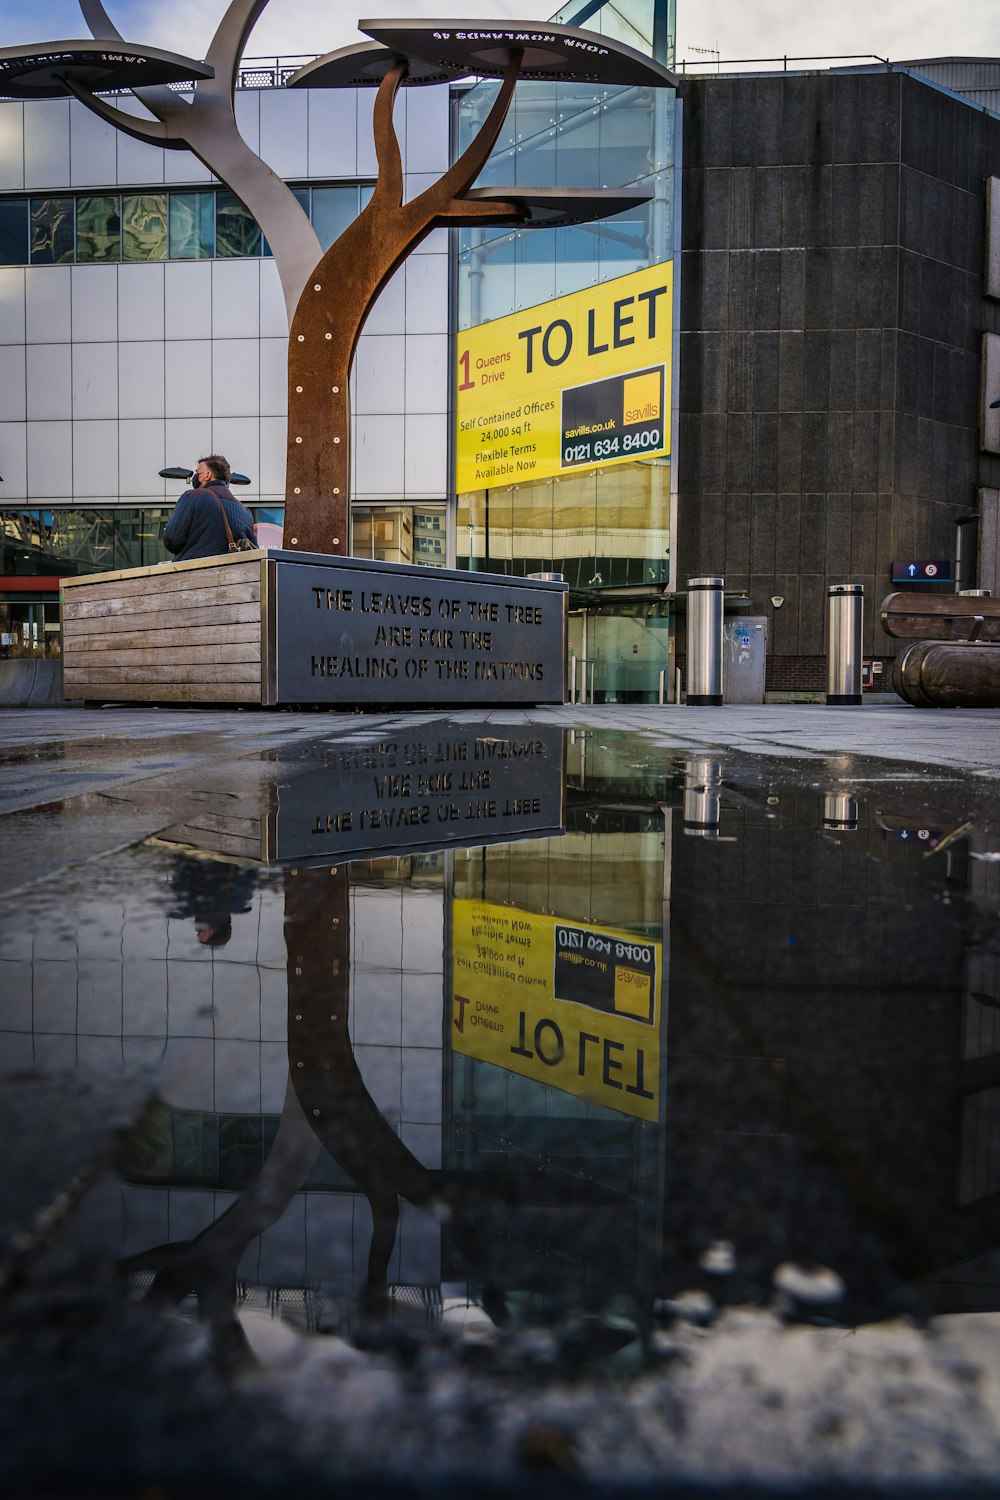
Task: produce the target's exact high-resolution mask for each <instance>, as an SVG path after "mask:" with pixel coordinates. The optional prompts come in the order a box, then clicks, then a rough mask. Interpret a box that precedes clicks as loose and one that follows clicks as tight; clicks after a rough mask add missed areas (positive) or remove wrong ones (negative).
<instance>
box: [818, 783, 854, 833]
mask: <svg viewBox="0 0 1000 1500" xmlns="http://www.w3.org/2000/svg"><path fill="white" fill-rule="evenodd" d="M823 827H824V828H825V829H830V830H836V831H837V832H839V833H857V831H858V801H857V798H856V797H852V796H851V794H850V792H824V793H823Z"/></svg>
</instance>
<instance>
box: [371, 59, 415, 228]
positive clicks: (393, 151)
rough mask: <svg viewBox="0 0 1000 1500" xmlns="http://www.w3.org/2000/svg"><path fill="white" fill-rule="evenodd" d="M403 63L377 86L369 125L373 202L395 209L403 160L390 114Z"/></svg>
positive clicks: (403, 72)
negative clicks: (372, 141) (372, 140)
mask: <svg viewBox="0 0 1000 1500" xmlns="http://www.w3.org/2000/svg"><path fill="white" fill-rule="evenodd" d="M406 73H407V68H406V63H405V62H399V63H396V65H395V67H393V68H390V69H389V71H388V73H387V74H386V75H385V77H384V78H383V79H382V82H381V83H380V84H379V86H378V93H377V94H376V95H375V107H374V109H373V111H372V125H373V128H374V132H375V157H376V160H377V161H378V177H377V179H376V181H375V191H374V193H373V194H372V202H373V203H374V202H375V200H376V199H377V200H378V204H379V206H380V207H386V208H388V207H390V206H391V207H393V208H398V207H399V205H400V204H401V203H402V201H403V157H402V153H401V152H400V149H399V137H398V136H397V134H396V127H395V125H394V124H393V119H392V113H393V108H394V106H395V103H396V95H397V94H398V93H399V90H400V86H401V84H402V82H403V79H404V78H405V77H406Z"/></svg>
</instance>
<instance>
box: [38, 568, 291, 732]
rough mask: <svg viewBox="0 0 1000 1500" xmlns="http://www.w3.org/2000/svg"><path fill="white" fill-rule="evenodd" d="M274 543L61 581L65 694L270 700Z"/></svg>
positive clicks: (159, 700) (125, 698)
mask: <svg viewBox="0 0 1000 1500" xmlns="http://www.w3.org/2000/svg"><path fill="white" fill-rule="evenodd" d="M266 567H267V553H266V552H244V553H239V554H237V555H235V556H232V557H230V556H226V557H217V558H216V557H211V558H203V559H200V560H199V561H197V562H190V563H163V564H161V565H160V566H158V567H153V568H129V569H127V570H125V571H123V572H118V573H100V574H93V575H90V576H87V577H84V578H66V579H64V580H63V583H62V590H61V592H62V635H63V697H64V698H67V699H78V698H83V699H108V700H113V701H123V702H136V703H150V702H152V703H171V702H174V703H205V702H208V703H262V702H264V701H265V699H264V696H263V693H264V688H265V686H266V670H267V660H266V657H267V651H266V648H267V638H266V632H265V631H264V629H263V628H262V618H263V617H262V600H263V599H264V598H265V596H266V579H265V573H266Z"/></svg>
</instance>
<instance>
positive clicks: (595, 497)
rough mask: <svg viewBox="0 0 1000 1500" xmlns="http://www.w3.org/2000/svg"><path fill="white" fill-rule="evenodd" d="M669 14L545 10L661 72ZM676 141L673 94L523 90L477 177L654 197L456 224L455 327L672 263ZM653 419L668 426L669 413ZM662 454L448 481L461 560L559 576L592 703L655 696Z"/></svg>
mask: <svg viewBox="0 0 1000 1500" xmlns="http://www.w3.org/2000/svg"><path fill="white" fill-rule="evenodd" d="M675 13H676V12H675V5H674V3H673V0H671V3H669V4H660V3H656V0H637V3H635V4H631V5H629V4H625V5H601V6H593V5H583V6H580V5H573V6H567V7H565V8H564V9H563V10H561V11H560V12H558V13H557V15H556V16H555V17H553V19H554V20H556V21H560V22H564V23H570V24H575V25H583V26H586V27H588V29H592V30H596V31H601V32H604V33H607V34H608V35H611V36H614V37H615V38H616V39H617V40H621V41H624V42H626V43H628V44H629V45H630V46H633V47H635V48H637V49H641V50H643V51H647V52H649V53H652V54H653V55H656V56H657V60H658V61H661V62H663V63H664V64H666V65H667V66H669V65H670V64H671V63H672V62H673V37H674V18H675ZM497 88H498V84H497V83H496V82H494V81H492V80H484V81H482V82H480V83H479V84H478V85H476V87H474V88H472V89H470V90H469V92H468V93H466V94H465V95H464V96H463V97H462V98H461V99H460V100H459V101H458V102H457V104H456V122H455V132H456V148H455V149H456V151H460V150H461V149H463V147H464V146H465V144H466V143H467V141H468V140H469V139H471V137H472V136H473V135H474V134H475V132H476V130H477V129H478V127H479V124H480V122H481V121H482V119H483V118H484V116H485V115H486V113H487V112H488V110H489V108H490V105H491V104H492V102H493V99H494V98H495V96H496V92H497ZM678 138H679V133H678V130H677V104H676V99H675V95H674V92H673V90H671V89H651V88H635V87H632V88H624V87H604V86H600V87H594V86H593V85H587V84H581V83H565V84H546V83H525V84H521V85H519V86H518V89H517V92H516V95H515V99H514V104H513V106H512V108H511V111H510V113H509V115H508V118H507V121H506V123H505V126H504V130H503V133H502V135H501V138H500V139H499V141H498V142H497V145H496V147H495V149H494V151H493V154H492V156H491V158H490V161H489V163H488V164H487V167H486V169H485V171H484V172H483V174H482V176H481V178H480V181H479V185H480V186H484V187H485V186H491V187H492V186H499V185H503V184H515V185H517V186H519V187H525V186H542V185H545V186H553V185H554V186H556V187H562V188H567V189H578V188H607V187H623V188H635V189H645V190H646V191H647V192H649V193H650V194H651V197H650V199H649V201H648V202H647V203H645V204H643V205H642V206H641V207H639V208H636V209H634V210H630V211H628V212H625V213H621V214H618V215H616V216H615V217H613V218H609V219H606V220H602V221H600V222H597V223H593V224H584V225H578V226H573V227H567V228H558V229H534V228H532V229H510V228H506V229H505V228H498V229H478V228H476V229H464V230H461V231H459V234H458V236H457V245H456V250H455V256H456V266H457V275H456V299H455V300H456V327H457V330H458V332H459V334H461V332H463V331H465V330H470V329H477V328H480V327H481V326H482V325H485V324H489V323H490V322H492V321H493V320H496V319H500V318H504V317H507V316H508V315H510V314H513V313H518V312H520V311H521V310H523V309H529V308H537V309H538V322H539V324H541V325H544V324H545V322H546V304H552V303H554V302H557V301H558V299H560V298H563V297H566V296H568V295H570V294H573V293H581V292H584V291H585V290H586V289H588V288H592V287H595V286H598V285H601V284H604V283H610V282H615V281H617V280H618V279H619V278H625V279H623V280H622V287H621V290H622V295H623V297H625V296H628V294H629V292H630V289H631V283H630V282H629V281H628V279H627V278H629V277H630V276H631V275H633V274H634V273H636V272H641V271H645V270H647V269H649V268H653V267H656V266H661V265H664V264H665V263H667V262H670V261H672V259H673V251H674V230H675V219H674V196H675V195H674V187H675V168H676V165H677V153H676V142H677V140H678ZM611 292H612V294H613V293H614V288H612V289H611ZM674 294H675V298H676V287H675V288H674ZM558 312H559V309H558V308H556V309H553V310H552V316H553V317H555V316H557V315H558ZM591 317H593V314H591ZM673 322H674V319H673V318H670V319H666V318H661V319H660V323H659V326H658V329H657V343H658V349H657V355H656V357H657V359H662V360H663V362H664V364H665V365H666V367H667V369H668V372H669V368H670V366H671V365H672V363H673V359H672V356H673V352H674V349H673V345H674V331H673ZM591 326H592V327H593V324H591ZM520 337H522V338H523V334H522V335H520ZM675 384H676V382H675ZM668 389H669V380H668ZM664 416H665V417H666V420H667V422H668V423H670V425H671V426H673V425H675V424H674V422H673V417H672V414H671V413H669V412H667V413H664ZM667 448H668V451H667V453H666V454H661V455H657V456H652V457H649V456H642V454H641V452H640V453H638V454H637V456H636V457H635V458H633V459H624V460H623V458H622V457H621V456H620V455H619V456H618V457H617V458H615V459H614V461H613V462H610V463H606V464H600V463H597V464H594V465H593V466H590V465H583V466H579V465H575V464H574V465H572V466H567V467H566V469H565V472H561V473H557V474H554V475H551V476H547V477H540V478H537V479H532V478H530V477H529V478H526V479H522V480H517V481H514V482H501V483H498V484H495V485H489V486H483V487H481V488H475V489H470V488H463V480H462V475H461V472H460V473H459V475H458V479H457V485H456V488H457V516H456V523H457V524H456V535H457V541H456V554H457V562H458V566H459V567H463V566H464V567H469V568H473V569H482V570H484V571H488V572H493V573H507V574H515V575H523V574H526V573H532V572H539V571H555V572H560V573H562V574H563V575H564V577H565V578H566V580H567V582H568V583H569V585H570V604H571V634H570V639H571V649H572V651H573V655H574V657H575V659H576V660H575V663H574V670H575V671H577V672H578V674H579V677H578V685H579V691H580V692H586V693H588V694H589V693H590V692H591V691H592V692H593V694H594V695H595V696H596V697H597V698H599V699H602V698H603V699H607V700H612V699H620V700H625V699H632V700H644V699H645V700H649V699H653V698H655V696H656V693H657V690H658V676H659V671H660V670H661V669H662V668H663V667H665V665H666V650H665V647H666V640H667V631H666V626H667V618H666V616H667V612H668V604H667V602H666V598H665V595H666V594H667V593H668V592H669V589H670V587H671V569H670V553H671V546H670V543H671V513H672V508H673V504H672V502H673V494H674V489H675V486H674V484H673V483H672V469H671V457H670V452H672V444H670V443H668V444H667Z"/></svg>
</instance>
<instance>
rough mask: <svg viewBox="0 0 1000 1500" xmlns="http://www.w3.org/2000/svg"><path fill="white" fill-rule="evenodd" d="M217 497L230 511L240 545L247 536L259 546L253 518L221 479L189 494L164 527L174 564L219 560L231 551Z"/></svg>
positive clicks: (230, 518) (231, 525)
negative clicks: (195, 559)
mask: <svg viewBox="0 0 1000 1500" xmlns="http://www.w3.org/2000/svg"><path fill="white" fill-rule="evenodd" d="M217 495H218V496H220V497H221V499H222V503H223V505H224V506H225V507H226V516H227V517H228V519H229V525H230V529H231V530H232V533H233V539H234V540H235V541H237V542H238V541H239V539H240V537H241V536H246V537H249V538H250V540H251V541H252V542H254V544H255V545H256V537H255V536H254V529H253V516H252V515H251V514H250V512H249V511H248V510H247V508H246V506H245V505H241V504H240V502H239V501H238V500H237V498H236V496H235V495H234V494H232V492H231V491H230V489H229V486H228V485H227V484H223V483H222V481H221V479H213V480H210V481H209V483H208V484H205V485H202V487H201V489H198V490H185V491H184V493H183V495H182V496H181V497H180V499H179V500H178V501H177V503H176V505H175V506H174V508H173V511H172V513H171V516H170V520H169V521H168V522H167V524H166V526H165V527H164V530H163V545H164V547H166V549H167V551H168V552H172V553H173V554H174V562H190V561H191V559H192V558H194V557H218V556H219V554H220V553H223V552H228V551H229V538H228V537H227V536H226V528H225V526H224V525H223V522H222V512H221V511H220V509H219V501H218V500H217V499H216V496H217Z"/></svg>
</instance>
